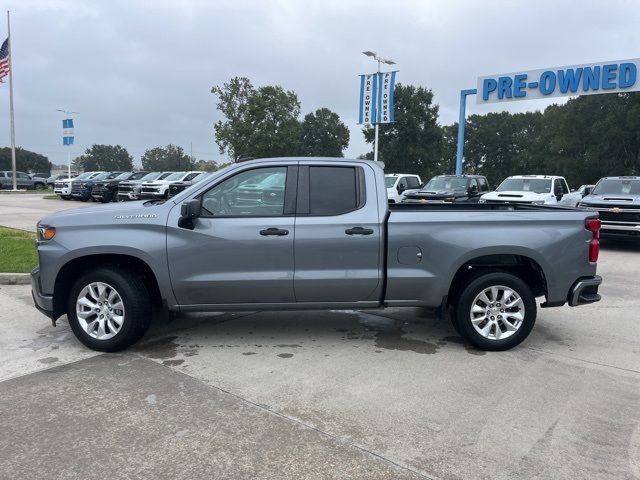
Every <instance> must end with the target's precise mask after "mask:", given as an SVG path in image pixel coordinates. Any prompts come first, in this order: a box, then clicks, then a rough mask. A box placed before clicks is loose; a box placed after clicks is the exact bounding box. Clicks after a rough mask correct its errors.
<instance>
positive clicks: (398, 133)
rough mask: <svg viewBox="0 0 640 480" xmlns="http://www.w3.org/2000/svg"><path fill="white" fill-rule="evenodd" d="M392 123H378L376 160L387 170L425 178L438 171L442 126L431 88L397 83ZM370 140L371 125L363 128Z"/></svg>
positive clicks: (368, 140) (371, 135) (372, 131)
mask: <svg viewBox="0 0 640 480" xmlns="http://www.w3.org/2000/svg"><path fill="white" fill-rule="evenodd" d="M394 105H395V120H396V121H395V123H385V124H381V125H380V127H379V151H378V157H379V160H381V161H383V162H384V163H385V168H386V171H387V172H401V173H416V174H419V175H421V176H422V177H423V178H429V177H431V176H433V175H435V174H439V173H442V172H441V171H439V164H440V162H441V156H442V129H441V128H440V126H439V125H438V105H436V104H434V103H433V92H432V91H431V90H430V89H427V88H423V87H415V86H413V85H401V84H398V85H397V86H396V89H395V95H394ZM363 133H364V137H365V140H366V141H367V143H371V144H373V141H374V129H373V128H366V129H364V130H363Z"/></svg>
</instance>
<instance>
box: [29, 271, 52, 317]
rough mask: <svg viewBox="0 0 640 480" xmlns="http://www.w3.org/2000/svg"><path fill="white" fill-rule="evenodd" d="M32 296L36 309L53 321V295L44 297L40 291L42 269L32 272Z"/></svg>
mask: <svg viewBox="0 0 640 480" xmlns="http://www.w3.org/2000/svg"><path fill="white" fill-rule="evenodd" d="M31 296H32V297H33V303H34V304H35V306H36V308H37V309H38V310H39V311H40V312H41V313H43V314H45V315H46V316H47V317H49V318H50V319H52V320H53V295H44V294H43V293H42V292H41V290H40V267H39V266H38V267H36V268H34V269H33V271H32V272H31Z"/></svg>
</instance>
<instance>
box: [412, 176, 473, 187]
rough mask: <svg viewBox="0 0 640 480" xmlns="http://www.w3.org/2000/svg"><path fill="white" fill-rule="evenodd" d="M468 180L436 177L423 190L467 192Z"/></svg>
mask: <svg viewBox="0 0 640 480" xmlns="http://www.w3.org/2000/svg"><path fill="white" fill-rule="evenodd" d="M466 189H467V179H466V178H459V177H434V178H432V179H431V180H429V183H427V185H426V186H425V187H424V188H423V190H466Z"/></svg>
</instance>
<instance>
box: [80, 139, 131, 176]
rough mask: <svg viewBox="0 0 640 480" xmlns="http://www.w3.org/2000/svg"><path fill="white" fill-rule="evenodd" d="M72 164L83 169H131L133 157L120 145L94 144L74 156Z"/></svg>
mask: <svg viewBox="0 0 640 480" xmlns="http://www.w3.org/2000/svg"><path fill="white" fill-rule="evenodd" d="M73 164H74V167H79V168H81V169H83V170H85V171H93V170H104V171H117V170H123V171H127V170H133V157H132V156H131V155H129V152H127V149H126V148H124V147H122V146H120V145H97V144H94V145H92V146H91V147H90V148H87V149H86V150H85V152H84V154H83V155H80V156H79V157H77V158H75V159H74V161H73Z"/></svg>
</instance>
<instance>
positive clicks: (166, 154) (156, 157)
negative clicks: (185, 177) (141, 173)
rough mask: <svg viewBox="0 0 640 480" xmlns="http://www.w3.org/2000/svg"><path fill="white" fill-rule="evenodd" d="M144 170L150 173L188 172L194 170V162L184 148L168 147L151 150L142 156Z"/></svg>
mask: <svg viewBox="0 0 640 480" xmlns="http://www.w3.org/2000/svg"><path fill="white" fill-rule="evenodd" d="M142 168H143V170H148V171H155V172H161V171H170V170H178V171H186V170H192V169H193V162H192V161H191V158H190V157H189V155H187V154H185V153H184V150H183V149H182V147H179V146H177V145H171V144H169V145H167V146H166V147H164V148H163V147H156V148H150V149H148V150H146V151H145V152H144V154H143V155H142Z"/></svg>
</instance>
